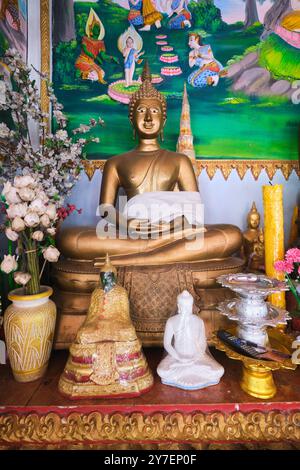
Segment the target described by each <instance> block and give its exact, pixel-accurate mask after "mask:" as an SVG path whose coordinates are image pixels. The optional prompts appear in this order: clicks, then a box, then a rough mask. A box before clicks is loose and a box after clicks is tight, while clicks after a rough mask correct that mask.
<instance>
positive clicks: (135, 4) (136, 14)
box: [128, 0, 144, 26]
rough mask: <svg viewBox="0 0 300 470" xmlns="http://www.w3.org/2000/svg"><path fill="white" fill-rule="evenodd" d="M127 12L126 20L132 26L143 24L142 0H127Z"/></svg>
mask: <svg viewBox="0 0 300 470" xmlns="http://www.w3.org/2000/svg"><path fill="white" fill-rule="evenodd" d="M128 3H129V8H130V10H129V14H128V21H129V23H130V24H131V25H132V26H143V24H144V18H143V15H142V0H128Z"/></svg>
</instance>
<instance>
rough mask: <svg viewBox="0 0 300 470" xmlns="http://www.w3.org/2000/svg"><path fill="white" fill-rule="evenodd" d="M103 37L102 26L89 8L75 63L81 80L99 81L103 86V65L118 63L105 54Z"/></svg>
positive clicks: (103, 30) (95, 14)
mask: <svg viewBox="0 0 300 470" xmlns="http://www.w3.org/2000/svg"><path fill="white" fill-rule="evenodd" d="M104 35H105V29H104V26H103V24H102V22H101V20H100V18H99V17H98V15H97V13H96V12H95V11H94V10H93V9H92V8H91V10H90V14H89V17H88V20H87V24H86V36H84V37H83V39H82V51H81V53H80V56H79V57H78V59H77V60H76V63H75V67H76V68H77V70H78V71H79V73H80V77H81V78H82V79H83V80H92V81H99V82H100V83H103V84H105V83H106V81H105V80H104V75H105V72H104V70H103V68H102V65H103V63H104V62H115V63H116V64H118V63H119V61H118V59H116V58H115V57H113V56H110V55H108V54H107V53H106V50H105V44H104V41H103V38H104Z"/></svg>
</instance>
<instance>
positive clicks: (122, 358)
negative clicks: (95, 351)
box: [72, 352, 142, 364]
mask: <svg viewBox="0 0 300 470" xmlns="http://www.w3.org/2000/svg"><path fill="white" fill-rule="evenodd" d="M141 355H142V354H141V353H140V352H135V353H132V354H117V355H116V361H117V363H118V364H121V363H122V362H128V361H132V360H134V359H139V358H140V357H141ZM72 362H74V363H76V364H93V358H92V356H86V357H83V356H78V357H75V356H72Z"/></svg>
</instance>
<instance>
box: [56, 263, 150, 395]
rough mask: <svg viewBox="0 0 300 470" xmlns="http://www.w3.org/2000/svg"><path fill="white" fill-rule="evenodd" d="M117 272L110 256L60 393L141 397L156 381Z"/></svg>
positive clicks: (69, 360) (72, 348)
mask: <svg viewBox="0 0 300 470" xmlns="http://www.w3.org/2000/svg"><path fill="white" fill-rule="evenodd" d="M116 276H117V272H116V269H115V267H114V266H113V265H112V264H111V262H110V260H109V257H108V255H107V257H106V262H105V264H104V266H103V267H102V268H101V271H100V279H101V284H102V285H101V287H100V286H99V287H97V288H96V289H95V290H94V292H93V294H92V297H91V304H90V308H89V311H88V314H87V316H86V319H85V322H84V324H83V325H82V326H81V327H80V328H79V330H78V332H77V335H76V339H75V341H74V343H73V344H72V345H71V347H70V356H69V359H68V362H67V364H66V366H65V369H64V372H63V374H62V376H61V378H60V381H59V385H58V387H59V391H60V392H61V393H62V394H64V395H66V396H68V397H69V398H83V397H98V398H99V397H110V396H111V397H116V396H117V397H122V396H137V395H140V394H142V393H145V392H146V391H148V390H149V389H150V387H151V386H152V384H153V377H152V374H151V372H150V370H149V368H148V365H147V362H146V359H145V357H144V355H143V352H142V346H141V343H140V341H139V339H138V338H137V335H136V331H135V328H134V326H133V325H132V323H131V319H130V313H129V301H128V295H127V292H126V290H125V289H124V288H123V287H121V286H119V285H118V284H116Z"/></svg>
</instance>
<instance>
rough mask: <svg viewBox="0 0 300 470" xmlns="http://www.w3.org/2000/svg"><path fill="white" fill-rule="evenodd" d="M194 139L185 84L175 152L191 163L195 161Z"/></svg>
mask: <svg viewBox="0 0 300 470" xmlns="http://www.w3.org/2000/svg"><path fill="white" fill-rule="evenodd" d="M193 142H194V138H193V134H192V129H191V114H190V104H189V99H188V94H187V91H186V83H185V84H184V88H183V99H182V111H181V117H180V131H179V137H178V141H177V147H176V151H177V152H179V153H183V154H184V155H187V156H188V157H189V158H190V159H191V160H192V161H194V160H196V153H195V149H194V143H193Z"/></svg>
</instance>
